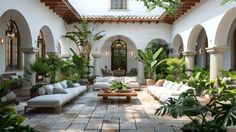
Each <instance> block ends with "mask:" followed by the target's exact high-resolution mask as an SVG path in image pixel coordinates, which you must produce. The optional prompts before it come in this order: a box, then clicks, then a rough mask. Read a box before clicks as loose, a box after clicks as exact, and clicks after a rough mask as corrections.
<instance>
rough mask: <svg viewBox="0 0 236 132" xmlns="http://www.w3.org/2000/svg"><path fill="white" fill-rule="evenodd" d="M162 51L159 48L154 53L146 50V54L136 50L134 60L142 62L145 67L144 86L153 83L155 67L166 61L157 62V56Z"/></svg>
mask: <svg viewBox="0 0 236 132" xmlns="http://www.w3.org/2000/svg"><path fill="white" fill-rule="evenodd" d="M162 50H163V48H159V49H158V50H157V51H156V52H155V53H153V52H152V51H151V50H150V49H148V50H147V51H146V52H144V51H142V50H138V54H137V56H136V60H138V61H140V62H142V63H143V64H145V66H146V84H147V85H148V86H149V85H152V84H154V83H155V73H156V68H157V66H159V65H160V64H161V63H163V62H164V61H166V59H163V60H160V61H158V56H159V55H160V53H161V52H162Z"/></svg>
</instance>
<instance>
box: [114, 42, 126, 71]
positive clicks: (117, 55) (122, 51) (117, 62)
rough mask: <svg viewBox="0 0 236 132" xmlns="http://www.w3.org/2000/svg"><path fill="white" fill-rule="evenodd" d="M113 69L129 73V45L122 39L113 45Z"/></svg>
mask: <svg viewBox="0 0 236 132" xmlns="http://www.w3.org/2000/svg"><path fill="white" fill-rule="evenodd" d="M111 69H112V70H125V71H127V44H126V42H125V41H124V40H122V39H117V40H115V41H114V42H113V43H112V45H111Z"/></svg>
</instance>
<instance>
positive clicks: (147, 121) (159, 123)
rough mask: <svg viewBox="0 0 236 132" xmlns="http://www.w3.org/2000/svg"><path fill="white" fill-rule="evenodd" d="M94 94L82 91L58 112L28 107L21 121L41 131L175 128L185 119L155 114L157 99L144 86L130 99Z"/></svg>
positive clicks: (163, 130) (169, 131) (144, 131)
mask: <svg viewBox="0 0 236 132" xmlns="http://www.w3.org/2000/svg"><path fill="white" fill-rule="evenodd" d="M96 94H97V91H95V92H94V91H91V92H87V93H85V94H84V95H83V96H81V97H78V98H76V99H75V100H73V101H72V102H70V103H68V104H66V105H65V106H64V107H63V112H62V113H60V114H58V113H51V112H48V113H47V112H46V113H45V111H40V109H38V110H37V109H35V110H33V113H30V111H29V114H28V115H26V117H27V119H26V120H25V121H24V123H23V124H24V125H27V124H30V126H32V127H35V128H38V129H39V130H40V131H42V132H82V131H85V132H103V131H104V132H116V131H117V132H118V131H119V132H155V131H156V132H159V131H160V132H173V131H177V132H178V131H180V128H181V127H182V125H183V123H186V122H188V121H189V120H188V119H187V118H180V119H178V120H176V119H173V118H171V117H169V116H164V117H157V116H155V115H154V113H155V109H156V108H157V107H158V106H160V103H159V102H158V101H157V100H154V99H153V97H152V96H150V95H149V94H148V93H147V91H145V90H143V91H138V96H137V98H132V102H131V103H125V102H124V101H123V100H120V98H119V97H116V98H113V99H112V100H111V101H107V102H103V101H102V99H101V98H100V97H97V96H96ZM21 104H25V103H24V102H23V103H21ZM19 108H24V107H19ZM40 113H45V114H40Z"/></svg>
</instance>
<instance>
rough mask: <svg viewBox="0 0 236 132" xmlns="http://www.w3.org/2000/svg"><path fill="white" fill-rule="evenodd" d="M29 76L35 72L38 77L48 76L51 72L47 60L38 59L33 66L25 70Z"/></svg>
mask: <svg viewBox="0 0 236 132" xmlns="http://www.w3.org/2000/svg"><path fill="white" fill-rule="evenodd" d="M25 70H26V72H27V73H28V74H32V73H33V72H35V73H36V74H37V75H42V76H46V74H47V73H48V71H49V68H48V64H47V63H46V59H44V58H40V57H38V58H37V59H36V61H35V62H34V63H33V64H30V65H29V69H27V68H26V69H25Z"/></svg>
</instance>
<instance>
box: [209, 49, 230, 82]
mask: <svg viewBox="0 0 236 132" xmlns="http://www.w3.org/2000/svg"><path fill="white" fill-rule="evenodd" d="M227 49H228V48H227V47H211V48H206V50H207V52H208V53H210V80H216V79H217V78H218V77H220V76H221V72H220V70H222V68H223V57H224V53H225V52H226V51H227Z"/></svg>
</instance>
